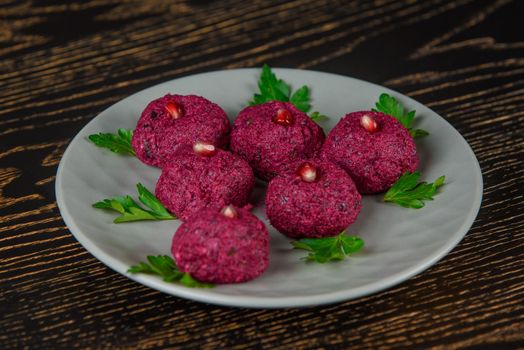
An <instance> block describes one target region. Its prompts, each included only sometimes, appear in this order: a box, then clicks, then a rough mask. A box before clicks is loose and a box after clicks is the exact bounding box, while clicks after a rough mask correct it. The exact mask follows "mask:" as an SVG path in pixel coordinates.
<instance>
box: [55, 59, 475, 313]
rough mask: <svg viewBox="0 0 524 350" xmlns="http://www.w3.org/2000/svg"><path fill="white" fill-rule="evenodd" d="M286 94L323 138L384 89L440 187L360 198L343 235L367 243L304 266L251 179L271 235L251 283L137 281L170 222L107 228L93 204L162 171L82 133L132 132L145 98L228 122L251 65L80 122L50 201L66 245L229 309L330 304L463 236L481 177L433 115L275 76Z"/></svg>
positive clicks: (108, 216)
mask: <svg viewBox="0 0 524 350" xmlns="http://www.w3.org/2000/svg"><path fill="white" fill-rule="evenodd" d="M274 71H275V73H276V74H277V75H278V76H279V77H281V78H282V79H284V80H286V81H287V82H289V83H290V84H291V85H292V87H293V88H295V89H296V88H298V87H300V86H302V85H308V86H310V87H311V88H312V89H311V94H312V97H313V109H314V110H318V111H321V112H322V113H324V114H326V115H328V116H330V118H329V119H328V120H327V121H325V122H323V123H322V126H323V127H324V130H325V131H326V133H327V132H328V131H329V130H331V128H333V126H334V125H335V124H336V123H337V121H338V120H339V119H340V118H341V117H342V116H344V115H345V114H346V113H347V112H352V111H358V110H369V109H370V108H372V107H373V106H374V103H375V101H376V100H377V98H378V96H379V95H380V94H381V93H383V92H388V93H390V94H392V95H393V96H395V97H397V98H398V99H399V100H400V101H401V102H402V103H403V104H404V105H405V106H406V107H407V108H409V109H410V110H411V109H415V110H416V111H417V116H418V117H417V119H418V123H417V124H416V127H417V128H423V129H426V130H428V131H429V132H430V133H431V135H430V136H428V137H425V138H423V139H420V140H417V147H418V150H419V154H420V158H421V164H420V170H421V172H422V174H423V180H428V181H433V180H434V179H436V178H437V177H438V176H440V175H446V185H445V186H444V187H443V188H442V191H441V193H440V194H438V196H437V197H436V200H434V201H428V202H426V206H425V207H424V208H423V209H420V210H413V209H404V208H400V207H397V206H395V205H390V204H385V203H383V202H382V201H381V199H382V196H380V195H377V196H365V197H364V199H363V209H362V212H361V214H360V216H359V218H358V220H357V222H356V223H355V224H353V225H352V226H351V227H350V228H349V229H348V232H349V233H351V234H358V235H359V236H361V237H362V238H363V239H364V241H365V242H366V246H365V249H364V250H363V251H361V252H359V253H358V254H355V255H353V256H352V257H350V258H349V259H346V260H345V261H343V262H338V263H328V264H308V263H305V262H304V261H302V260H301V259H300V258H301V257H303V256H304V255H305V252H303V251H297V250H292V249H291V245H290V244H289V239H287V238H285V237H284V236H282V235H280V234H279V233H278V232H277V231H276V230H275V229H274V228H272V227H271V226H270V225H269V223H268V222H267V220H266V219H265V215H264V206H263V197H264V191H265V186H264V184H263V183H257V186H256V189H255V193H254V194H253V201H254V202H255V203H256V207H255V209H254V213H255V214H256V215H257V216H258V217H259V218H261V219H263V220H264V221H265V222H266V224H267V225H268V227H269V229H270V234H271V253H270V266H269V268H268V269H267V271H266V272H265V273H264V274H263V275H262V276H261V277H260V278H258V279H256V280H254V281H251V282H248V283H243V284H236V285H221V286H216V287H215V288H212V289H192V288H186V287H184V286H181V285H178V284H170V283H165V282H163V281H162V280H161V279H159V278H157V277H155V276H150V275H145V274H136V275H130V274H128V273H126V270H127V269H128V268H129V266H130V265H133V264H135V263H137V262H139V261H144V260H145V257H146V256H147V255H157V254H167V255H170V245H171V239H172V236H173V233H174V232H175V231H176V229H177V228H178V226H179V222H178V221H158V222H135V223H125V224H118V225H117V224H113V223H112V220H113V219H114V218H115V215H114V214H113V213H109V212H106V211H103V210H98V209H94V208H92V207H91V204H92V203H94V202H97V201H99V200H101V199H104V198H109V197H113V196H120V195H124V194H131V195H133V196H134V197H135V198H136V188H135V184H136V183H137V182H142V183H143V184H144V185H145V186H146V187H148V188H149V189H151V190H153V189H154V187H155V183H156V180H157V178H158V176H159V175H160V170H159V169H156V168H153V167H149V166H146V165H144V164H142V163H141V162H140V161H139V160H138V159H136V158H134V157H129V156H121V155H117V154H114V153H111V152H109V151H108V150H105V149H101V148H98V147H95V146H94V145H93V144H92V143H90V142H89V141H88V140H87V136H88V135H90V134H94V133H98V132H115V131H116V129H118V128H129V129H132V128H134V127H135V125H136V121H137V120H138V118H139V116H140V113H141V112H142V110H143V109H144V107H145V106H146V104H147V103H148V102H150V101H151V100H153V99H155V98H158V97H160V96H163V95H164V94H166V93H168V92H170V93H176V94H197V95H201V96H204V97H206V98H208V99H210V100H211V101H214V102H216V103H218V104H219V105H220V106H222V108H224V110H225V111H226V112H227V114H228V115H229V117H230V119H231V120H233V119H234V118H235V116H236V115H237V113H238V112H239V111H240V110H241V109H242V108H243V107H244V106H245V105H246V103H247V101H248V100H249V99H250V97H251V96H252V94H253V92H255V91H256V90H257V85H256V84H257V80H258V76H259V74H260V69H238V70H228V71H217V72H211V73H204V74H198V75H193V76H188V77H184V78H180V79H176V80H172V81H169V82H166V83H163V84H160V85H157V86H153V87H151V88H148V89H146V90H143V91H141V92H139V93H136V94H134V95H132V96H129V97H127V98H125V99H123V100H122V101H120V102H118V103H116V104H114V105H113V106H111V107H110V108H108V109H107V110H105V111H104V112H102V113H101V114H100V115H98V116H97V117H96V118H94V119H93V120H92V121H91V122H90V123H89V124H87V125H86V126H85V127H84V128H83V129H82V130H81V131H80V132H79V133H78V135H76V137H75V138H74V139H73V141H72V142H71V144H70V145H69V147H68V148H67V150H66V152H65V154H64V156H63V158H62V160H61V162H60V166H59V168H58V173H57V178H56V197H57V202H58V206H59V208H60V211H61V214H62V217H63V218H64V221H65V222H66V224H67V226H68V227H69V229H70V230H71V232H72V233H73V235H74V236H75V238H76V239H77V240H78V241H79V242H80V243H81V244H82V245H83V246H84V247H85V248H86V249H87V250H88V251H89V252H91V253H92V254H93V255H94V256H95V257H96V258H98V259H99V260H100V261H102V262H103V263H104V264H106V265H107V266H109V267H110V268H112V269H113V270H115V271H117V272H119V273H121V274H123V275H125V276H127V277H129V278H131V279H133V280H135V281H137V282H139V283H142V284H144V285H146V286H149V287H151V288H154V289H157V290H159V291H162V292H165V293H168V294H172V295H175V296H179V297H183V298H188V299H193V300H197V301H201V302H207V303H213V304H221V305H231V306H239V307H256V308H278V307H295V306H312V305H319V304H326V303H334V302H339V301H343V300H348V299H352V298H357V297H360V296H363V295H367V294H370V293H374V292H377V291H380V290H383V289H386V288H388V287H391V286H393V285H395V284H398V283H400V282H402V281H404V280H406V279H408V278H410V277H411V276H413V275H415V274H417V273H419V272H421V271H423V270H424V269H426V268H428V267H429V266H431V265H432V264H434V263H435V262H437V261H438V260H439V259H441V258H442V257H443V256H444V255H445V254H446V253H447V252H449V251H450V250H451V249H452V248H453V247H454V246H455V245H457V244H458V242H459V241H460V240H461V238H462V237H463V236H464V235H465V234H466V233H467V231H468V230H469V228H470V227H471V225H472V223H473V220H474V219H475V217H476V215H477V212H478V210H479V207H480V202H481V197H482V175H481V171H480V167H479V164H478V162H477V159H476V158H475V155H474V154H473V152H472V150H471V148H470V147H469V145H468V144H467V143H466V141H465V140H464V139H463V138H462V136H461V135H460V134H459V133H458V132H457V131H456V130H455V129H454V128H453V127H452V126H451V125H450V124H449V123H448V122H446V121H445V120H444V119H443V118H442V117H440V116H439V115H437V114H436V113H435V112H433V111H431V110H430V109H429V108H427V107H425V106H424V105H422V104H420V103H418V102H416V101H414V100H412V99H410V98H408V97H406V96H403V95H401V94H399V93H396V92H394V91H391V90H389V89H387V88H384V87H381V86H378V85H375V84H371V83H367V82H364V81H361V80H357V79H352V78H349V77H344V76H339V75H334V74H327V73H321V72H313V71H304V70H294V69H275V70H274Z"/></svg>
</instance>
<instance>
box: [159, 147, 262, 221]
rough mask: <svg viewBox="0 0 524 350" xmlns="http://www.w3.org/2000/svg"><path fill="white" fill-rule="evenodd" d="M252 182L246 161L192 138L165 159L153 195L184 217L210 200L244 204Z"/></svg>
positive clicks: (207, 203)
mask: <svg viewBox="0 0 524 350" xmlns="http://www.w3.org/2000/svg"><path fill="white" fill-rule="evenodd" d="M254 183H255V177H254V175H253V171H252V170H251V168H250V167H249V164H247V162H246V161H244V160H242V159H240V158H239V157H238V156H236V155H234V154H232V153H230V152H226V151H223V150H221V149H218V148H216V147H215V146H214V145H212V144H210V143H205V142H196V143H195V144H194V145H193V146H189V145H184V146H180V147H178V149H177V150H176V151H175V152H174V154H173V155H172V156H171V158H170V160H169V161H168V162H166V165H165V166H164V167H163V168H162V174H161V175H160V178H159V179H158V182H157V184H156V188H155V195H156V197H157V198H158V199H159V200H160V201H161V202H162V204H164V205H165V206H166V208H167V209H169V210H170V211H171V212H172V213H174V214H175V215H176V216H177V217H178V218H180V219H182V220H184V221H185V220H187V219H188V217H189V216H191V215H192V214H194V213H197V212H199V211H200V210H202V209H203V208H205V207H207V206H208V205H210V204H212V205H218V206H222V205H226V204H230V203H231V204H234V205H237V206H244V205H245V204H247V201H248V197H249V195H250V194H251V191H252V189H253V186H254Z"/></svg>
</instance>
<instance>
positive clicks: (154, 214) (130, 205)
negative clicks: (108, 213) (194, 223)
mask: <svg viewBox="0 0 524 350" xmlns="http://www.w3.org/2000/svg"><path fill="white" fill-rule="evenodd" d="M136 187H137V189H138V200H139V201H140V202H141V203H142V204H144V205H145V206H146V207H147V208H148V209H149V210H146V209H143V208H142V207H141V206H140V205H138V203H137V202H135V200H134V199H133V198H131V196H123V197H114V198H110V199H104V200H102V201H100V202H96V203H95V204H93V207H94V208H97V209H108V210H114V211H116V212H118V213H120V214H121V215H120V216H119V217H117V218H116V219H115V220H114V221H113V222H114V223H115V224H119V223H122V222H129V221H140V220H174V219H176V217H175V216H174V215H172V214H171V213H169V212H168V211H167V209H166V208H165V207H164V206H163V205H162V203H160V201H159V200H158V199H157V198H156V197H155V196H154V195H153V194H152V193H151V192H149V191H148V190H147V188H145V187H144V186H143V185H142V184H141V183H138V184H137V185H136Z"/></svg>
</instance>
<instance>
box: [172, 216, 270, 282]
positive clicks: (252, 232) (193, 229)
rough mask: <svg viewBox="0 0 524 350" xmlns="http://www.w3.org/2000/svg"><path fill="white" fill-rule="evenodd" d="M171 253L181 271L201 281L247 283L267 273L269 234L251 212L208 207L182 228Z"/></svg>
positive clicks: (176, 235)
mask: <svg viewBox="0 0 524 350" xmlns="http://www.w3.org/2000/svg"><path fill="white" fill-rule="evenodd" d="M171 252H172V253H173V256H174V257H175V261H176V263H177V265H178V267H179V269H180V270H181V271H184V272H189V273H190V274H191V275H192V276H193V277H195V278H196V279H197V280H200V281H202V282H211V283H238V282H245V281H249V280H252V279H253V278H256V277H258V276H260V275H261V274H262V273H263V272H264V271H265V270H266V268H267V266H268V264H269V234H268V232H267V229H266V227H265V226H264V224H263V223H262V221H260V220H259V219H257V217H256V216H254V215H253V214H251V213H250V212H249V210H247V209H242V208H234V207H233V206H227V207H225V208H224V209H222V210H220V209H216V208H206V209H202V210H201V211H199V212H198V213H196V214H195V215H194V216H192V217H191V218H190V221H188V222H186V223H183V224H182V225H180V227H179V228H178V230H177V231H176V233H175V236H174V237H173V245H172V248H171Z"/></svg>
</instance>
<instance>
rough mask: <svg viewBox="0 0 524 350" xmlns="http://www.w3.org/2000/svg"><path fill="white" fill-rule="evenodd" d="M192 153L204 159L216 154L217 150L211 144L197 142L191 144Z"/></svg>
mask: <svg viewBox="0 0 524 350" xmlns="http://www.w3.org/2000/svg"><path fill="white" fill-rule="evenodd" d="M193 151H194V152H195V153H196V154H198V155H201V156H205V157H211V156H214V155H215V154H216V153H217V149H216V147H215V146H214V145H213V144H211V143H207V142H202V141H197V142H195V143H194V144H193Z"/></svg>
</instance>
